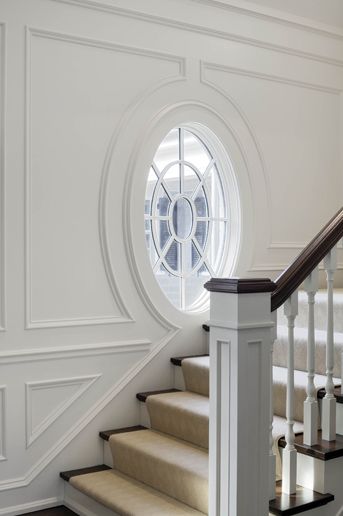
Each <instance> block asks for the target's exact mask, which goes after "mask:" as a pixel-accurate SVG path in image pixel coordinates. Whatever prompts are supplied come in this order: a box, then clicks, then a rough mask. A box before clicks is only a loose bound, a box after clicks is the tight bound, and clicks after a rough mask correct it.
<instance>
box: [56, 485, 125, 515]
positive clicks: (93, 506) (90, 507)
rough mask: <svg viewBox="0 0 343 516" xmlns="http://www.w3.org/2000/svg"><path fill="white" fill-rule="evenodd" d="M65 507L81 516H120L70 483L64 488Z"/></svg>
mask: <svg viewBox="0 0 343 516" xmlns="http://www.w3.org/2000/svg"><path fill="white" fill-rule="evenodd" d="M64 505H65V506H66V507H68V509H71V510H72V511H75V512H76V513H77V514H79V515H80V516H120V515H119V514H118V513H116V512H113V511H111V510H110V509H107V507H105V506H104V505H102V504H100V503H98V502H96V501H95V500H93V499H92V498H89V497H88V496H87V495H85V494H83V493H81V491H78V490H77V489H75V488H74V487H72V486H71V485H70V484H68V483H66V484H65V486H64Z"/></svg>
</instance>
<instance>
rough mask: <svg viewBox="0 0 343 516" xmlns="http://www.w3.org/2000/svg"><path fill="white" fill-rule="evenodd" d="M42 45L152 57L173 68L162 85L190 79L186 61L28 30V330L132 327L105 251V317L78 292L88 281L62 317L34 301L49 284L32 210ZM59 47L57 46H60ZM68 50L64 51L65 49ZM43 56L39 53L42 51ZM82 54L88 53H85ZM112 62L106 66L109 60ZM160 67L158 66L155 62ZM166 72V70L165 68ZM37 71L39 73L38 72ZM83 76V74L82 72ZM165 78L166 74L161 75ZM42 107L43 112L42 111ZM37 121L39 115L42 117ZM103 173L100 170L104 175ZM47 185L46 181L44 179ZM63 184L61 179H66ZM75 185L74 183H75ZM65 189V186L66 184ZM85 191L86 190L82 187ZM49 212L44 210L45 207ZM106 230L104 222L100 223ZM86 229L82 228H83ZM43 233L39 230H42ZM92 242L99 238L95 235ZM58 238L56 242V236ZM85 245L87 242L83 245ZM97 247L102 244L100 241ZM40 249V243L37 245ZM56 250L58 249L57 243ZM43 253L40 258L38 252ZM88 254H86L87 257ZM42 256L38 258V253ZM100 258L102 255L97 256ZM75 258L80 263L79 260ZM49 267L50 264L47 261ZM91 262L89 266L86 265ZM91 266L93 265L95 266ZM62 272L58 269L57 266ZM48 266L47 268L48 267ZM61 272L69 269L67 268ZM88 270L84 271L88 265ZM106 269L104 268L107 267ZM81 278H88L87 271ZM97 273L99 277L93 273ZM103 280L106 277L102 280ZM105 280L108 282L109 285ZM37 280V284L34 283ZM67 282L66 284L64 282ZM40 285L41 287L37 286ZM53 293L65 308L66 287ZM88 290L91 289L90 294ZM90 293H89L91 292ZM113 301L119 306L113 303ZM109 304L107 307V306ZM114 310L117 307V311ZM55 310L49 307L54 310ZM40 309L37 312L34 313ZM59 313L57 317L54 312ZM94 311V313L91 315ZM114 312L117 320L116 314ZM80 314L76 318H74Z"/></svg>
mask: <svg viewBox="0 0 343 516" xmlns="http://www.w3.org/2000/svg"><path fill="white" fill-rule="evenodd" d="M39 39H40V40H43V41H42V45H45V41H47V40H50V41H56V42H61V46H60V47H58V48H60V49H61V51H65V44H68V45H69V44H70V45H71V48H72V49H73V51H75V52H78V51H80V52H81V50H82V48H81V47H86V48H87V49H92V48H93V49H101V50H104V51H105V54H104V56H106V51H107V52H108V51H110V52H113V54H114V55H120V54H127V55H130V56H138V57H142V58H151V59H152V60H156V61H157V62H164V63H165V64H167V65H168V66H169V63H170V64H171V67H170V70H169V68H168V69H167V71H165V72H164V73H163V75H162V77H161V78H160V79H158V84H160V83H161V82H164V81H167V80H171V79H173V78H182V77H183V76H184V74H185V58H183V57H180V56H177V55H173V54H169V53H163V52H158V51H153V50H149V49H144V48H139V47H133V46H132V47H130V46H125V45H121V44H117V43H113V42H109V41H101V40H96V39H91V38H87V37H81V36H78V35H74V34H66V33H57V32H53V31H48V30H44V29H36V28H33V27H26V74H27V75H26V108H25V109H26V128H25V131H26V138H25V141H26V148H25V198H26V202H25V220H26V227H25V234H26V238H25V246H26V249H25V284H26V297H25V307H26V308H25V311H26V329H40V328H59V327H68V326H84V325H99V324H116V323H129V322H133V318H132V316H131V315H130V314H129V311H128V309H127V307H126V306H125V303H124V300H123V298H122V293H121V292H120V291H119V288H118V287H117V284H116V282H115V279H114V275H113V271H112V270H109V269H110V267H109V265H108V260H107V259H106V256H105V254H106V253H105V251H104V249H103V247H102V246H100V248H99V253H98V254H97V255H96V260H97V261H96V264H97V267H98V269H97V271H98V274H99V278H101V281H103V282H104V283H102V285H103V286H102V287H99V291H100V288H104V289H105V288H109V289H110V291H111V293H112V296H113V299H112V300H110V299H109V297H106V302H104V305H103V306H106V308H104V309H103V311H104V315H102V314H101V311H102V309H101V308H99V312H100V313H95V310H96V308H94V307H96V306H97V305H96V303H95V302H93V303H92V302H87V303H88V304H87V303H86V300H87V299H88V300H91V299H92V296H88V295H87V296H81V294H79V293H78V289H77V287H78V286H79V285H80V284H82V285H85V284H86V282H85V281H86V280H85V281H81V280H80V278H81V276H80V277H78V280H77V281H76V282H75V285H76V286H75V289H74V290H72V286H69V288H70V289H71V292H76V294H75V300H74V298H73V300H74V301H73V303H74V304H73V303H71V305H70V307H69V308H65V309H64V311H63V309H62V310H61V312H62V313H59V309H57V308H56V306H58V303H57V304H56V303H51V309H50V311H49V309H46V310H45V311H43V313H41V312H40V310H42V308H40V309H39V308H38V309H37V305H39V306H40V307H41V305H43V307H44V306H46V304H44V303H40V304H39V303H38V302H37V299H38V300H39V302H40V297H37V296H38V295H40V296H41V297H42V298H43V297H44V296H43V294H42V293H40V294H37V295H36V297H35V294H34V292H35V290H34V287H35V288H36V290H37V292H41V285H43V286H44V285H46V283H47V282H46V281H44V279H45V277H44V275H42V276H38V280H37V279H36V278H35V276H34V270H35V269H34V267H35V266H36V267H37V268H38V270H39V262H38V265H37V262H34V261H33V250H34V247H33V235H34V222H33V213H34V209H35V208H36V206H34V205H33V188H32V185H36V184H38V185H39V184H44V183H39V182H38V181H37V182H36V183H35V182H34V179H36V177H40V176H39V171H38V172H37V174H38V175H37V174H36V175H35V176H34V177H33V172H34V169H33V165H31V161H32V156H33V154H34V149H32V148H31V147H32V145H33V141H34V134H35V133H34V132H33V120H34V118H33V115H34V113H37V112H38V113H39V112H40V111H39V109H41V105H40V103H39V104H34V102H35V100H33V99H34V91H35V90H34V87H33V81H34V79H35V77H36V76H35V74H34V73H33V65H34V63H35V61H34V57H35V51H36V50H34V48H35V49H36V48H37V49H38V48H40V47H33V44H34V42H35V44H36V43H37V40H39ZM51 48H52V47H49V46H47V47H46V50H45V52H49V51H51ZM56 48H57V47H56ZM63 49H64V50H63ZM37 52H38V50H37ZM81 55H83V54H81ZM106 62H107V61H106ZM153 63H155V61H153ZM154 68H155V69H159V68H158V67H156V66H154ZM161 68H162V67H161ZM35 70H37V69H35ZM79 73H80V74H81V72H79ZM161 73H162V72H161ZM51 95H52V96H53V95H54V92H51ZM33 106H35V110H36V111H35V112H34V113H33ZM37 106H38V107H37ZM37 116H38V115H37ZM107 137H108V135H107V134H106V141H107ZM100 172H101V170H100ZM100 178H101V174H100ZM40 181H42V179H40ZM61 181H62V180H61ZM74 182H75V179H74ZM61 184H62V183H61ZM80 186H81V185H80ZM84 188H85V191H87V188H86V186H85V185H84ZM88 191H91V192H94V191H95V190H94V185H93V188H92V189H89V190H88ZM36 192H38V195H40V191H39V189H38V187H37V189H36ZM44 209H45V208H44ZM49 220H50V219H47V222H46V223H47V224H48V223H49V222H48V221H49ZM51 220H52V224H51V232H53V229H54V227H55V226H54V225H53V224H54V223H55V219H54V218H53V217H52V218H51ZM100 226H101V223H100ZM82 229H83V228H82ZM98 231H100V233H101V234H106V231H105V229H104V228H103V227H99V228H98ZM38 233H39V231H38ZM61 235H62V233H60V234H59V236H58V238H59V239H60V240H56V242H59V241H61V238H63V235H62V237H61ZM92 235H93V237H92V238H95V237H94V235H95V233H92ZM69 236H70V235H69V233H68V234H67V235H65V240H66V241H68V238H69ZM56 239H57V237H56ZM81 242H83V241H81ZM97 243H98V242H97ZM36 244H37V242H36ZM37 245H41V241H40V240H38V244H37ZM56 245H57V244H56ZM37 254H38V253H37ZM86 254H87V253H86ZM38 255H39V254H38ZM98 255H99V256H98ZM72 256H74V261H73V262H72V264H73V266H74V267H75V268H76V270H77V267H76V265H75V260H76V258H77V257H78V255H77V256H76V255H72ZM75 256H76V258H75ZM44 263H47V264H48V260H47V261H45V262H44ZM87 263H88V262H87ZM89 263H92V262H91V261H90V262H89ZM55 266H57V267H59V265H55ZM46 267H48V265H46ZM62 267H65V269H63V268H62ZM84 267H85V266H84ZM102 267H103V268H102ZM58 272H59V274H60V276H61V278H62V280H63V278H64V275H66V274H67V273H69V267H68V266H66V265H65V262H62V264H61V266H60V269H58ZM51 274H52V275H53V271H51ZM82 274H85V273H84V272H83V273H82ZM94 274H96V273H95V272H94ZM100 275H101V276H100ZM40 278H43V279H42V280H41V284H40V283H39V279H40ZM106 278H107V281H108V283H107V284H106ZM35 281H36V283H35ZM65 281H67V279H66V280H65ZM37 284H38V285H39V286H38V287H37ZM51 288H52V292H51V296H52V297H51V299H54V297H53V295H54V292H55V291H54V290H53V289H55V290H56V291H57V292H61V303H60V305H59V306H63V299H64V297H63V296H64V295H65V294H64V293H63V292H64V291H63V288H61V289H60V291H59V290H58V288H57V287H56V286H55V285H54V284H53V283H52V287H51ZM86 291H87V290H86ZM87 292H88V291H87ZM94 295H98V297H99V299H103V297H102V296H100V294H99V293H98V294H96V293H94ZM77 296H79V298H80V303H79V304H78V302H77V301H78V299H79V298H78V297H77ZM48 301H49V296H48V297H47V302H48ZM83 301H85V306H84V307H83V306H81V305H82V302H83ZM113 301H114V303H113ZM106 303H107V304H106ZM111 303H113V305H116V306H112V305H111ZM49 307H50V305H49ZM35 310H36V312H35ZM56 311H57V313H55V312H56ZM92 312H93V314H94V315H93V314H92ZM111 312H113V315H112V313H111ZM74 314H75V316H74Z"/></svg>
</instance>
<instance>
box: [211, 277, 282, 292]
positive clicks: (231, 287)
mask: <svg viewBox="0 0 343 516" xmlns="http://www.w3.org/2000/svg"><path fill="white" fill-rule="evenodd" d="M204 288H206V290H209V291H210V292H224V293H225V292H226V293H228V294H254V293H257V292H273V291H274V290H275V289H276V285H275V283H274V282H273V281H271V280H270V279H268V278H212V279H211V280H210V281H208V282H207V283H205V285H204Z"/></svg>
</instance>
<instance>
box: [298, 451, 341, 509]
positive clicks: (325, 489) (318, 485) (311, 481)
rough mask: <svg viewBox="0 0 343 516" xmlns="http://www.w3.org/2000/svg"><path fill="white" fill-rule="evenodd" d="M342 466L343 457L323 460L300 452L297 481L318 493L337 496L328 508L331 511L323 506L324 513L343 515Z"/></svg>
mask: <svg viewBox="0 0 343 516" xmlns="http://www.w3.org/2000/svg"><path fill="white" fill-rule="evenodd" d="M342 466H343V457H338V458H337V459H332V460H327V461H323V460H319V459H315V458H313V457H309V456H308V455H303V454H301V453H298V467H297V483H298V484H299V485H301V486H303V487H307V488H309V489H312V490H314V491H317V492H318V493H322V494H324V493H332V494H333V495H334V496H335V500H334V501H333V502H330V504H329V506H328V508H327V511H329V512H325V511H324V509H325V507H323V514H328V515H332V516H341V515H343V492H342ZM306 514H307V513H306Z"/></svg>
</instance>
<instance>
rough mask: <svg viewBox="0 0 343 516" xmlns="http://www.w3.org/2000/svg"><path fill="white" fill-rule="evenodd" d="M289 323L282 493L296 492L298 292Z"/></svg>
mask: <svg viewBox="0 0 343 516" xmlns="http://www.w3.org/2000/svg"><path fill="white" fill-rule="evenodd" d="M284 313H285V316H286V317H287V321H288V357H287V367H288V371H287V397H286V417H287V432H286V448H285V449H284V450H283V454H282V491H283V493H286V494H293V493H295V492H296V476H297V451H296V449H295V446H294V440H295V436H294V430H293V425H294V320H295V318H296V316H297V315H298V292H297V291H296V292H294V293H293V294H292V295H291V297H289V298H288V299H287V301H286V302H285V304H284Z"/></svg>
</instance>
